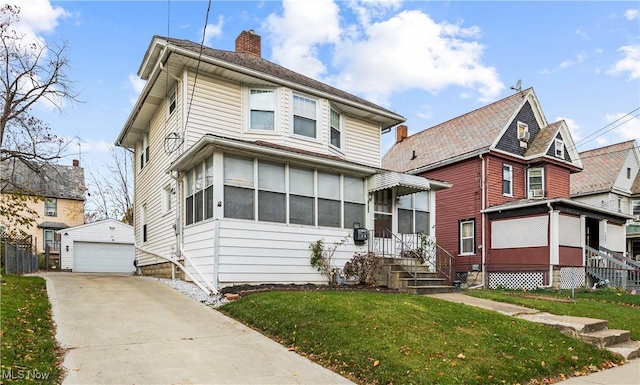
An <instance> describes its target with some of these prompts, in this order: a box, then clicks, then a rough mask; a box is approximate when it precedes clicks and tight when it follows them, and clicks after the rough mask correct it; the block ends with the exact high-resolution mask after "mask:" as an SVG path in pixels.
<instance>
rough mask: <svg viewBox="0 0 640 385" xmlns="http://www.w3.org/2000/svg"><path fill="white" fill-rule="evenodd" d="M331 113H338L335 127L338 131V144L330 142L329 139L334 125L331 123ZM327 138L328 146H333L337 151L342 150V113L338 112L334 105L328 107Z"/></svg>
mask: <svg viewBox="0 0 640 385" xmlns="http://www.w3.org/2000/svg"><path fill="white" fill-rule="evenodd" d="M333 113H336V114H337V115H338V127H337V128H336V131H338V140H339V143H338V146H336V145H334V144H333V143H332V140H331V135H332V134H333V130H334V127H333V125H332V124H331V115H332V114H333ZM328 139H329V147H331V148H334V149H336V150H338V151H344V116H343V115H342V113H341V112H340V110H338V109H337V108H335V107H329V135H328Z"/></svg>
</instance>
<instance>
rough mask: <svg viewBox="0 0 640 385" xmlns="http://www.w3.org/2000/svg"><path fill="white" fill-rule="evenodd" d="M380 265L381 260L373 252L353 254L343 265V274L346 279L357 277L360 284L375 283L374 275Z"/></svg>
mask: <svg viewBox="0 0 640 385" xmlns="http://www.w3.org/2000/svg"><path fill="white" fill-rule="evenodd" d="M381 266H382V260H381V259H380V258H378V257H377V256H376V255H375V253H366V254H359V253H357V254H355V255H354V256H353V258H351V260H349V262H347V263H345V265H344V275H345V276H346V277H347V279H350V278H357V279H358V281H359V282H360V283H361V284H366V285H373V284H375V276H376V274H377V273H378V271H379V270H380V267H381Z"/></svg>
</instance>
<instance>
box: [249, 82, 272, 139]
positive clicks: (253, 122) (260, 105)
mask: <svg viewBox="0 0 640 385" xmlns="http://www.w3.org/2000/svg"><path fill="white" fill-rule="evenodd" d="M275 99H276V93H275V91H273V90H261V89H252V90H250V91H249V109H250V110H251V112H250V116H249V120H250V123H249V128H250V129H251V130H263V131H275V105H276V102H275Z"/></svg>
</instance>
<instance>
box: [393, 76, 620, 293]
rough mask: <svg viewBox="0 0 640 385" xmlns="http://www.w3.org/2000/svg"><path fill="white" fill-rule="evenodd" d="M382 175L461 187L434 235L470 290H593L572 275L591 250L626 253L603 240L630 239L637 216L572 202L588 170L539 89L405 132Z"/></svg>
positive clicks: (446, 197)
mask: <svg viewBox="0 0 640 385" xmlns="http://www.w3.org/2000/svg"><path fill="white" fill-rule="evenodd" d="M383 167H385V168H387V169H391V170H397V171H404V172H408V173H411V174H416V175H421V176H424V177H427V178H433V179H437V180H444V181H447V182H449V183H451V184H452V188H450V189H447V190H442V191H439V192H437V193H436V194H437V195H436V196H437V200H436V202H437V203H436V207H437V212H438V215H437V217H436V229H435V234H436V239H438V243H439V244H440V245H441V246H442V247H443V248H445V249H446V250H447V251H448V252H449V253H451V254H452V255H454V256H455V271H456V275H457V277H458V278H459V279H461V280H463V281H464V280H466V281H467V284H469V285H470V286H474V285H485V286H489V287H498V286H503V287H509V288H527V289H531V288H536V287H543V286H550V285H553V286H561V287H562V286H568V285H569V281H571V282H575V281H576V280H578V279H581V280H582V281H583V282H584V269H583V268H579V269H576V268H573V267H576V266H583V265H584V260H585V259H584V255H585V246H587V245H591V246H592V247H596V248H597V246H599V245H603V246H604V245H605V243H606V244H607V245H609V246H611V245H612V244H614V245H617V244H618V241H617V240H616V241H613V240H612V239H604V237H602V236H601V235H602V234H601V233H602V232H606V231H607V229H613V230H611V233H612V234H613V233H616V234H617V233H619V234H624V225H625V223H626V220H627V219H628V218H629V217H630V216H629V215H625V214H622V213H618V212H612V211H610V210H608V209H603V208H599V207H594V206H590V205H587V204H584V203H580V202H576V201H573V200H571V199H569V198H570V175H571V174H573V173H577V172H580V171H581V170H582V163H581V161H580V157H579V155H578V152H577V151H576V150H575V145H574V142H573V139H572V137H571V134H570V132H569V129H568V127H567V125H566V123H565V122H564V121H558V122H554V123H551V124H549V123H547V120H546V118H545V116H544V114H543V112H542V109H541V107H540V103H539V101H538V98H537V97H536V95H535V93H534V91H533V89H532V88H530V89H527V90H524V91H520V92H517V93H515V94H513V95H510V96H508V97H506V98H504V99H502V100H499V101H497V102H494V103H492V104H489V105H487V106H485V107H482V108H479V109H477V110H474V111H471V112H469V113H467V114H464V115H462V116H459V117H456V118H454V119H451V120H449V121H447V122H444V123H442V124H439V125H436V126H434V127H431V128H428V129H426V130H424V131H421V132H419V133H417V134H414V135H411V136H408V135H407V134H406V128H404V127H402V128H400V129H398V131H397V137H396V143H395V144H394V146H393V147H392V148H391V149H390V150H389V151H388V153H387V154H386V155H385V156H384V157H383ZM601 229H604V230H602V231H601ZM618 229H621V230H622V232H618V231H617V230H618ZM607 242H611V243H607ZM616 251H622V250H616ZM479 272H480V273H484V274H478V273H479ZM576 275H577V276H576ZM471 277H473V279H471Z"/></svg>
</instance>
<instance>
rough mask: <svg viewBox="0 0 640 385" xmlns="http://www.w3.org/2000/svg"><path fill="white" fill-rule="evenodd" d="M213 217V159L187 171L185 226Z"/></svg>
mask: <svg viewBox="0 0 640 385" xmlns="http://www.w3.org/2000/svg"><path fill="white" fill-rule="evenodd" d="M212 217H213V157H212V156H210V157H208V158H207V159H205V160H204V161H203V162H201V163H199V164H198V165H196V166H195V167H194V168H192V169H191V170H189V172H188V173H187V177H186V179H185V224H187V225H190V224H192V223H196V222H200V221H203V220H205V219H209V218H212Z"/></svg>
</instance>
